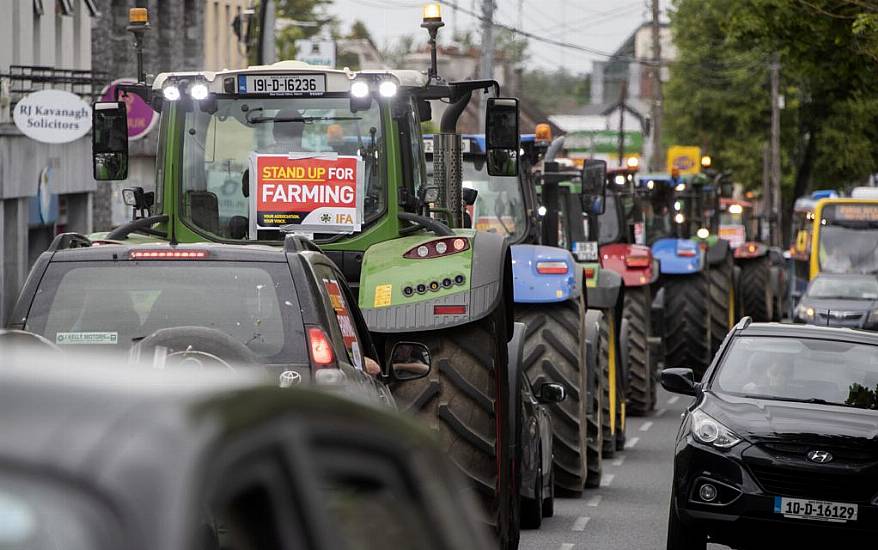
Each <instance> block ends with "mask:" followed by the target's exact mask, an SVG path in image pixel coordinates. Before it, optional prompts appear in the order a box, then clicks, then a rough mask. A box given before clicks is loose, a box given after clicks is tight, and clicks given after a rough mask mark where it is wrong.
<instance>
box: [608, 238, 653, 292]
mask: <svg viewBox="0 0 878 550" xmlns="http://www.w3.org/2000/svg"><path fill="white" fill-rule="evenodd" d="M630 257H635V258H636V259H638V260H642V261H644V262H645V263H647V264H648V265H646V266H645V267H644V266H636V267H629V265H628V258H630ZM601 267H603V268H604V269H609V270H612V271H615V272H616V273H618V274H619V275H621V276H622V280H623V281H624V282H625V286H643V285H648V284H650V283H651V282H652V281H654V280H655V278H656V277H657V276H658V274H657V273H654V272H653V271H654V269H655V267H656V263H655V261H654V259H653V257H652V251H650V249H649V247H647V246H643V245H639V244H627V243H613V244H606V245H604V246H602V247H601Z"/></svg>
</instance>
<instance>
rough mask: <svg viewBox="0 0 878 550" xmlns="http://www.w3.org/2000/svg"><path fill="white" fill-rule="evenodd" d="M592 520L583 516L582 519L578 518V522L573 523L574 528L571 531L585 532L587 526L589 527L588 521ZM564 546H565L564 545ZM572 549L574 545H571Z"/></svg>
mask: <svg viewBox="0 0 878 550" xmlns="http://www.w3.org/2000/svg"><path fill="white" fill-rule="evenodd" d="M590 519H591V518H588V517H586V516H582V517H580V518H576V521H574V522H573V527H571V528H570V529H571V530H572V531H585V526H586V525H588V521H589V520H590ZM562 546H563V545H562ZM570 548H573V545H572V544H571V545H570Z"/></svg>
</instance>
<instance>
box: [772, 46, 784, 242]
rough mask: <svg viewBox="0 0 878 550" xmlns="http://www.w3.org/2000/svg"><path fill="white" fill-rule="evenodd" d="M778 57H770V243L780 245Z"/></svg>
mask: <svg viewBox="0 0 878 550" xmlns="http://www.w3.org/2000/svg"><path fill="white" fill-rule="evenodd" d="M780 203H781V194H780V57H779V56H778V54H777V52H775V53H774V55H772V57H771V218H770V220H771V244H772V245H773V246H781V242H780V241H781V236H780V224H781V219H780V211H781V204H780Z"/></svg>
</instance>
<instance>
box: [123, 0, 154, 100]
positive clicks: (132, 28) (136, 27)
mask: <svg viewBox="0 0 878 550" xmlns="http://www.w3.org/2000/svg"><path fill="white" fill-rule="evenodd" d="M126 29H127V30H128V32H130V33H131V34H133V35H134V52H135V55H136V56H137V82H138V84H146V73H145V72H144V70H143V33H145V32H146V31H148V30H149V10H147V9H146V8H131V9H129V10H128V26H127V27H126Z"/></svg>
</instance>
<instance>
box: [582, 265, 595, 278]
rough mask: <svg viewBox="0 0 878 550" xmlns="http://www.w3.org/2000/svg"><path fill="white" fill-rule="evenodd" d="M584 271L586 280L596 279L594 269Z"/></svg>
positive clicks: (588, 268) (589, 268)
mask: <svg viewBox="0 0 878 550" xmlns="http://www.w3.org/2000/svg"><path fill="white" fill-rule="evenodd" d="M582 271H583V273H584V274H585V278H586V279H594V275H595V269H594V268H593V267H586V268H585V269H583V270H582Z"/></svg>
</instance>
